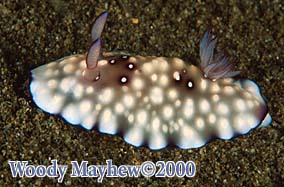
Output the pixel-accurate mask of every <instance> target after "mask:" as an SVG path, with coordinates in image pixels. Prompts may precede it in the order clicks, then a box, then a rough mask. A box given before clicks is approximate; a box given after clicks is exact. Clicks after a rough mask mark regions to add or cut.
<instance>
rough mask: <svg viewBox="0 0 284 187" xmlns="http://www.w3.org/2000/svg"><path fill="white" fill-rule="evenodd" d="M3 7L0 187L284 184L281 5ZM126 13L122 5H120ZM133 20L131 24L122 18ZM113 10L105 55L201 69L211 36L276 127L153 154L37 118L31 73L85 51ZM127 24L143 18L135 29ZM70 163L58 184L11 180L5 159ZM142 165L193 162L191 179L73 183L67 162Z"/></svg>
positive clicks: (55, 119) (59, 1) (79, 2)
mask: <svg viewBox="0 0 284 187" xmlns="http://www.w3.org/2000/svg"><path fill="white" fill-rule="evenodd" d="M35 2H37V1H34V2H33V1H5V0H4V1H1V3H0V16H1V19H0V23H1V28H0V35H1V37H0V40H1V42H0V43H1V49H0V62H1V82H0V85H1V98H0V100H1V105H0V113H1V118H0V122H1V124H0V152H1V154H0V186H12V185H13V186H62V185H66V186H90V185H92V186H280V185H281V183H282V184H283V183H284V137H283V134H284V123H283V120H284V52H283V51H284V4H283V3H281V1H280V0H279V1H270V3H267V2H268V1H255V2H252V1H251V2H246V1H235V0H230V1H221V0H216V1H214V2H203V1H198V2H195V1H184V2H183V1H170V0H169V1H167V0H165V1H153V2H151V1H124V0H121V1H110V2H106V1H100V2H97V1H83V0H76V1H63V0H51V1H38V2H40V3H35ZM122 5H123V6H122ZM125 9H126V10H127V11H128V12H129V13H130V17H126V11H125ZM104 10H108V11H109V13H110V14H109V18H108V21H107V25H106V28H105V30H104V33H103V41H104V49H105V51H112V50H124V51H127V52H131V53H133V54H140V55H156V56H171V57H180V58H182V59H184V60H187V61H189V62H191V63H195V64H198V63H199V56H198V54H199V48H198V47H199V46H198V45H199V40H200V38H201V36H202V35H203V33H204V32H205V31H206V29H208V28H212V29H213V33H214V34H216V35H218V36H219V45H218V46H219V47H218V49H223V48H226V49H227V52H228V53H229V54H230V55H231V56H233V59H234V61H235V62H238V64H237V68H238V69H239V70H241V71H242V73H241V77H247V78H250V79H252V80H254V81H256V82H257V83H258V84H259V85H260V87H261V89H262V92H263V95H264V96H265V97H266V99H267V103H268V106H269V112H270V114H271V115H272V118H273V122H272V124H271V126H269V127H267V128H264V129H256V130H253V131H252V132H251V133H249V134H248V135H245V136H241V137H238V138H236V139H234V140H228V141H223V140H216V141H213V142H211V143H209V144H207V145H206V146H204V147H202V148H199V149H194V150H181V149H179V148H166V149H163V150H161V151H151V150H149V149H148V148H145V147H140V148H136V147H133V146H131V145H129V144H127V143H126V142H125V141H124V140H123V139H122V138H121V137H119V136H111V135H106V134H101V133H98V132H97V131H95V130H93V131H86V130H84V129H82V128H79V127H76V126H71V125H69V124H68V123H67V122H65V121H64V120H63V119H62V118H61V117H60V116H55V115H49V114H48V113H45V112H43V111H41V110H40V109H39V108H38V107H37V106H36V105H35V104H34V103H33V101H32V98H31V95H30V92H29V83H30V81H31V77H30V70H31V69H33V68H35V67H37V66H39V65H42V64H45V63H47V62H50V61H52V60H56V59H59V58H61V57H64V56H67V55H70V54H75V53H84V52H85V51H86V49H87V47H88V46H89V43H88V42H89V41H90V34H89V32H90V27H91V23H92V21H93V20H94V17H95V16H96V15H98V14H99V13H100V12H102V11H104ZM131 18H137V19H138V24H137V22H135V20H132V19H131ZM51 159H57V160H58V162H59V164H61V165H62V164H68V165H69V169H68V171H67V172H68V173H67V174H66V175H65V178H64V181H63V183H61V184H58V183H57V178H47V177H45V178H26V177H25V178H12V176H11V172H10V168H9V165H8V161H9V160H27V161H29V163H30V164H35V165H39V164H43V165H46V166H48V165H49V164H50V160H51ZM106 159H113V163H114V164H117V165H120V164H141V163H143V162H144V161H147V160H150V161H153V162H154V161H157V160H164V161H169V160H173V161H178V160H183V161H188V160H192V161H194V162H195V163H196V169H197V171H196V175H195V177H193V178H186V177H183V178H178V177H173V178H155V177H151V178H145V177H140V178H104V180H103V183H102V184H98V183H97V180H96V178H71V177H69V174H70V171H71V169H70V167H71V166H70V162H71V161H72V160H77V161H79V162H80V161H83V160H86V161H89V163H90V164H93V165H95V164H105V160H106Z"/></svg>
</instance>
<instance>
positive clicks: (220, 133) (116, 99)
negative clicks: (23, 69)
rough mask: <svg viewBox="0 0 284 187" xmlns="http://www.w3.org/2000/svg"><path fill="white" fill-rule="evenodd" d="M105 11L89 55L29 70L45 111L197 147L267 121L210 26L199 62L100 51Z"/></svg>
mask: <svg viewBox="0 0 284 187" xmlns="http://www.w3.org/2000/svg"><path fill="white" fill-rule="evenodd" d="M107 15H108V13H107V12H104V13H102V14H101V15H100V16H98V17H97V18H96V20H95V22H94V25H93V27H92V30H91V35H92V44H91V45H90V48H89V50H88V52H87V53H86V54H82V55H72V56H68V57H65V58H62V59H59V60H57V61H55V62H51V63H49V64H46V65H42V66H40V67H38V68H35V69H34V70H32V78H33V79H32V81H31V83H30V92H31V94H32V98H33V100H34V102H35V103H36V105H37V106H38V107H40V108H41V109H42V110H44V111H46V112H48V113H51V114H60V115H61V116H62V117H63V118H64V119H65V120H66V121H67V122H69V123H71V124H73V125H80V126H82V127H84V128H85V129H88V130H90V129H92V128H94V127H95V128H96V129H98V131H100V132H102V133H108V134H121V135H122V137H123V138H124V140H125V141H126V142H128V143H129V144H132V145H134V146H142V145H146V146H148V147H149V148H150V149H153V150H157V149H162V148H164V147H167V146H168V145H174V146H178V147H180V148H182V149H191V148H197V147H201V146H203V145H205V144H206V143H208V142H209V141H210V140H212V139H215V138H220V139H231V138H233V137H236V136H238V135H242V134H246V133H248V132H249V131H251V130H252V129H254V128H256V127H264V126H267V125H269V124H270V123H271V120H272V119H271V117H270V115H269V114H268V108H267V105H266V103H265V100H264V98H263V96H262V95H261V92H260V89H259V87H258V86H257V85H256V84H255V83H254V82H253V81H251V80H248V79H240V78H239V79H236V78H233V77H235V76H236V75H237V74H238V73H239V72H238V71H233V66H234V64H232V63H230V62H229V61H228V59H227V57H226V56H225V55H223V54H222V53H220V54H217V55H216V56H214V54H213V53H214V48H215V45H216V42H217V38H216V37H215V38H213V37H212V35H211V34H210V32H206V33H205V35H204V37H203V39H202V40H201V42H200V46H199V47H200V58H201V63H200V66H199V67H197V66H195V65H192V64H190V63H188V62H185V61H183V60H181V59H179V58H166V57H156V56H146V57H143V56H131V55H126V54H123V53H122V54H119V53H113V52H103V51H102V49H101V48H102V41H101V38H100V37H101V33H102V31H103V28H104V25H105V22H106V19H107Z"/></svg>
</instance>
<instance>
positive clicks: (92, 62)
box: [86, 39, 102, 69]
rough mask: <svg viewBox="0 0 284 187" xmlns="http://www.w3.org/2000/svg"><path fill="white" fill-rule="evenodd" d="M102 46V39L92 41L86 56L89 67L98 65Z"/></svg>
mask: <svg viewBox="0 0 284 187" xmlns="http://www.w3.org/2000/svg"><path fill="white" fill-rule="evenodd" d="M101 48H102V43H101V39H97V40H95V41H94V42H93V43H92V45H91V47H90V48H89V51H88V54H87V57H86V63H87V68H88V69H94V68H95V67H97V64H98V60H99V57H100V55H101Z"/></svg>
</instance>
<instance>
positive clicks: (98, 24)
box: [91, 11, 108, 41]
mask: <svg viewBox="0 0 284 187" xmlns="http://www.w3.org/2000/svg"><path fill="white" fill-rule="evenodd" d="M107 16H108V12H106V11H105V12H103V13H101V14H100V15H99V16H98V17H97V18H96V20H95V23H94V24H93V27H92V31H91V33H92V41H95V40H97V39H98V38H100V37H101V33H102V31H103V29H104V26H105V23H106V19H107Z"/></svg>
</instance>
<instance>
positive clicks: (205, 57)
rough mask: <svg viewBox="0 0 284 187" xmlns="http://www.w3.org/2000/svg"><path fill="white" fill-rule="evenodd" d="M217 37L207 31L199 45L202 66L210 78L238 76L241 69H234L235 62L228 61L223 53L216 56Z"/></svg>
mask: <svg viewBox="0 0 284 187" xmlns="http://www.w3.org/2000/svg"><path fill="white" fill-rule="evenodd" d="M216 43H217V38H216V37H215V38H213V39H212V36H211V34H210V32H209V31H207V32H206V33H205V34H204V36H203V38H202V40H201V42H200V45H199V48H200V59H201V64H200V68H201V70H202V71H203V73H204V74H205V76H206V77H207V78H209V79H220V78H228V77H233V76H236V75H237V74H239V73H240V71H233V68H234V64H233V63H230V62H229V61H228V58H227V57H226V56H225V55H224V54H222V53H219V54H217V57H215V58H214V48H215V46H216Z"/></svg>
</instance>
